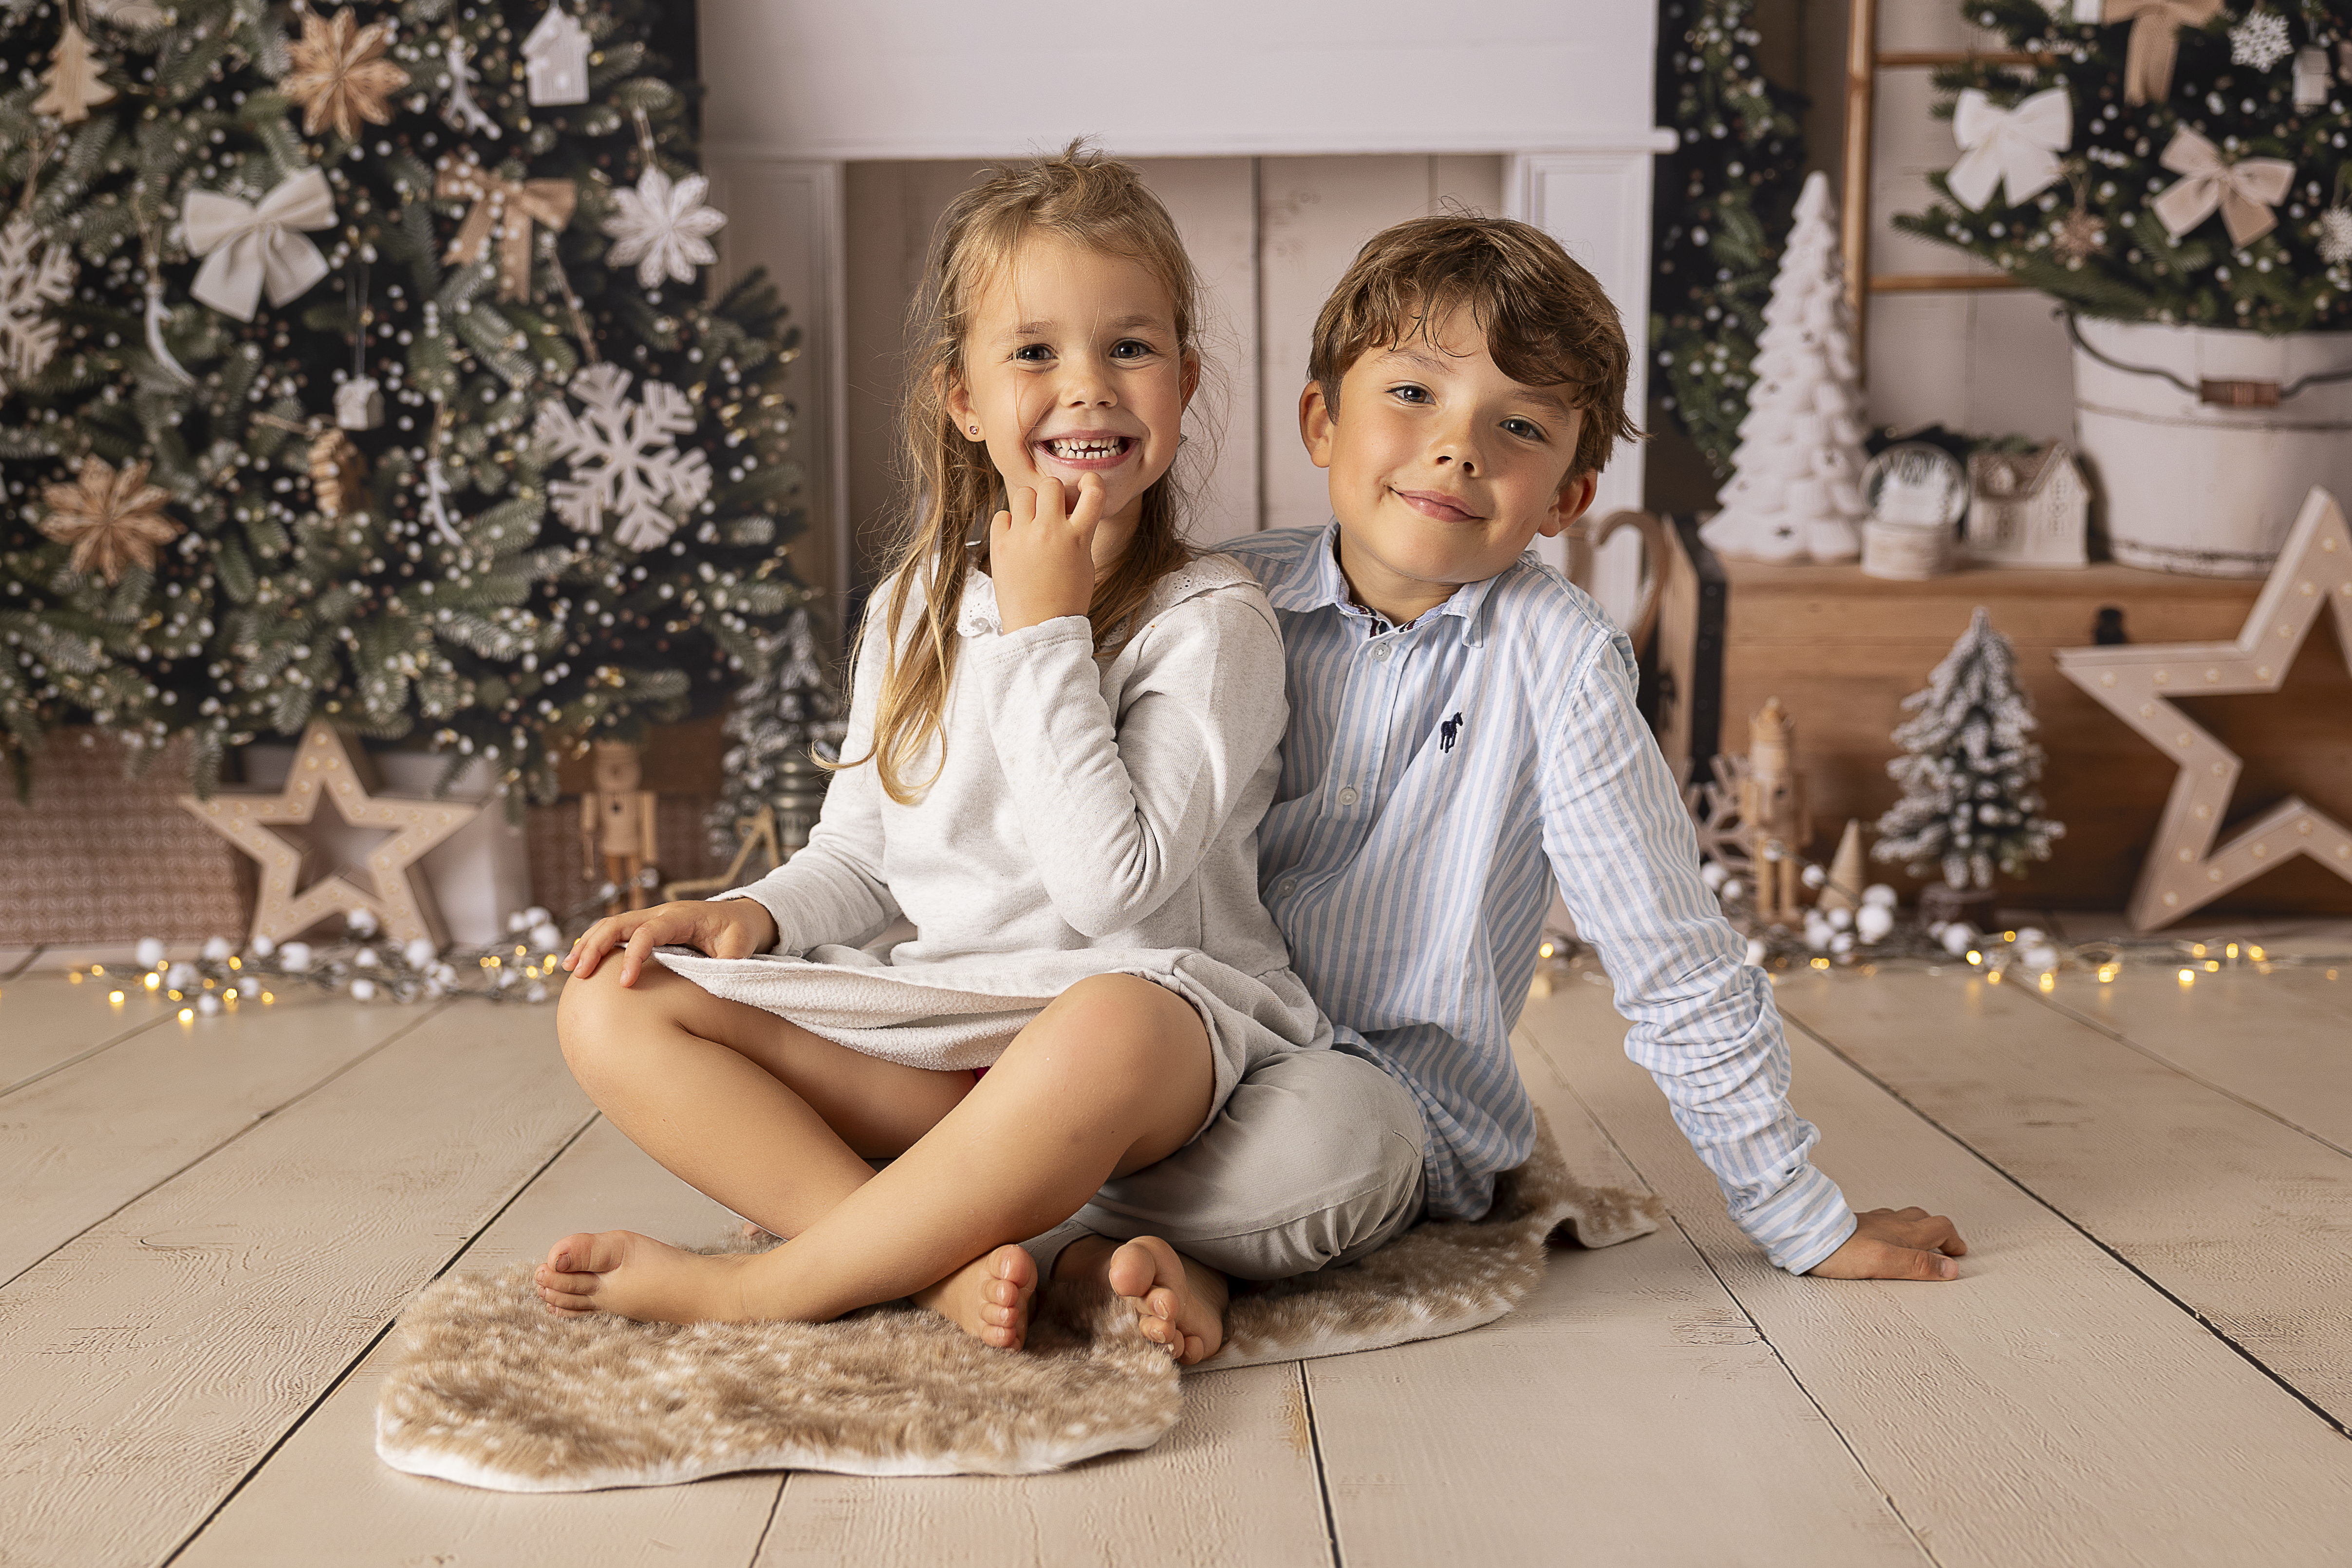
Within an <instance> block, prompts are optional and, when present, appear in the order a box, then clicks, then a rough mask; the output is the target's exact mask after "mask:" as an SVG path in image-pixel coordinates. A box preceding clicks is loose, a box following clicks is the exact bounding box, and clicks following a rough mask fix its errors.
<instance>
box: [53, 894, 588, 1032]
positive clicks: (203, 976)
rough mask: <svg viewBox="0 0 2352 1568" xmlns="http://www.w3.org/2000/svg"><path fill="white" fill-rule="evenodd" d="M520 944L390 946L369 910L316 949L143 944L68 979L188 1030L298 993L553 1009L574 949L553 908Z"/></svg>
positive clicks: (215, 942) (540, 913)
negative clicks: (187, 952)
mask: <svg viewBox="0 0 2352 1568" xmlns="http://www.w3.org/2000/svg"><path fill="white" fill-rule="evenodd" d="M507 923H508V926H509V937H510V939H511V940H509V941H506V942H493V943H488V944H484V945H478V946H475V947H469V948H458V949H452V950H450V951H449V952H446V953H445V952H437V951H436V949H435V948H434V945H433V943H432V942H431V941H429V940H428V939H426V938H423V937H419V938H417V939H415V941H412V942H406V943H396V942H388V941H383V940H380V938H381V935H382V932H381V930H380V928H379V926H378V924H377V922H376V920H375V918H374V917H373V915H371V914H370V913H369V912H368V911H367V910H353V911H352V914H351V915H350V916H349V917H347V919H346V922H345V925H344V929H343V932H342V934H341V938H340V939H339V940H337V941H333V942H320V943H317V944H313V943H310V942H271V941H270V940H269V939H268V937H265V936H257V937H255V938H254V939H253V940H252V942H249V943H248V944H247V947H246V948H245V950H244V951H243V952H238V951H237V950H236V947H235V945H234V944H232V943H231V942H229V940H228V939H227V938H226V937H222V936H215V937H212V938H210V939H208V940H207V941H206V942H205V944H204V945H203V947H202V948H201V949H200V950H199V951H198V952H197V955H196V956H195V957H194V958H182V959H173V958H172V957H170V956H168V955H167V953H166V952H165V949H164V944H163V941H162V940H161V939H160V938H156V937H147V938H144V939H142V941H141V942H139V944H138V946H137V948H136V949H135V950H134V953H133V957H132V962H131V963H129V964H116V965H108V964H104V963H90V964H82V965H77V966H75V967H74V968H72V969H68V971H66V980H67V982H68V984H74V985H89V986H92V987H94V988H96V989H98V990H101V991H103V992H104V993H105V995H106V1002H107V1005H109V1006H110V1007H113V1008H115V1009H117V1010H118V1011H120V1010H121V1009H124V1008H127V1007H130V1006H131V1005H133V1004H134V1003H136V1002H138V1001H140V1000H141V999H142V998H144V999H146V1000H147V1001H149V1002H150V1003H152V1004H161V1005H165V1006H170V1007H174V1008H176V1009H177V1011H178V1015H179V1020H180V1022H181V1023H182V1024H183V1025H193V1024H194V1023H195V1022H196V1021H197V1020H198V1019H199V1018H214V1017H219V1016H223V1015H226V1014H232V1013H236V1012H238V1011H239V1010H240V1009H243V1008H248V1007H271V1006H275V1005H277V1004H278V1002H279V1001H280V1000H281V999H282V998H281V995H280V993H285V994H288V995H291V994H298V993H303V992H308V993H312V994H321V993H322V994H330V995H340V996H344V997H348V998H349V999H351V1000H352V1001H354V1002H379V1001H382V1002H395V1003H410V1002H436V1001H439V1000H441V999H443V998H445V997H451V996H478V997H481V998H484V999H485V1000H488V1001H492V1002H520V1003H525V1004H529V1003H534V1002H544V1001H546V1000H547V999H548V998H549V996H550V995H551V994H553V982H554V981H555V979H556V977H557V976H558V974H560V973H561V970H560V969H559V967H558V965H559V964H560V963H561V962H562V956H563V954H562V948H563V946H564V942H563V938H562V932H561V931H558V930H557V929H556V926H555V923H554V921H552V919H551V918H550V917H549V915H548V912H547V911H546V910H543V909H538V908H532V909H529V910H523V911H521V912H520V913H519V914H515V915H511V916H509V917H508V922H507Z"/></svg>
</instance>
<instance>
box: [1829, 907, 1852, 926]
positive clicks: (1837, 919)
mask: <svg viewBox="0 0 2352 1568" xmlns="http://www.w3.org/2000/svg"><path fill="white" fill-rule="evenodd" d="M1829 921H1830V930H1832V931H1847V930H1850V929H1852V927H1853V910H1831V911H1830V914H1829Z"/></svg>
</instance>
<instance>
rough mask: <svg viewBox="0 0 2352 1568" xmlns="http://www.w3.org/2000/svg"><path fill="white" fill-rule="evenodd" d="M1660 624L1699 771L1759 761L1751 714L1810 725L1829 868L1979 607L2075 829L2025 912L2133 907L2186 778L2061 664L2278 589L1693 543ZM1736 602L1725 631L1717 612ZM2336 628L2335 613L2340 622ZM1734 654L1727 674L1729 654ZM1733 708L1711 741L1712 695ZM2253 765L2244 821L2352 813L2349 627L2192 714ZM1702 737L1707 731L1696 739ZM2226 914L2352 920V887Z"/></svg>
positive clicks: (2060, 811) (2280, 892)
mask: <svg viewBox="0 0 2352 1568" xmlns="http://www.w3.org/2000/svg"><path fill="white" fill-rule="evenodd" d="M1676 543H1677V545H1678V546H1679V548H1678V549H1677V550H1676V552H1675V558H1674V559H1673V561H1672V562H1671V563H1669V575H1668V584H1667V588H1666V593H1665V598H1664V607H1663V608H1662V611H1661V616H1660V638H1659V662H1660V667H1661V668H1662V670H1663V671H1664V679H1663V680H1662V692H1663V700H1662V701H1661V703H1660V711H1659V726H1658V729H1659V740H1660V744H1661V746H1662V747H1664V749H1665V751H1666V753H1667V761H1668V762H1669V763H1671V764H1673V765H1674V766H1675V767H1676V768H1678V769H1686V768H1687V766H1688V763H1689V759H1690V758H1691V756H1692V755H1693V754H1694V753H1698V754H1702V755H1704V754H1707V753H1708V752H1710V751H1711V750H1731V751H1745V750H1746V749H1747V746H1748V716H1749V715H1750V714H1752V713H1754V712H1755V711H1756V710H1759V709H1760V708H1761V707H1763V705H1764V703H1765V700H1767V699H1768V698H1772V697H1778V698H1780V700H1781V702H1782V704H1783V705H1784V706H1786V707H1787V709H1788V710H1789V712H1790V715H1791V717H1793V718H1794V719H1795V721H1796V724H1797V758H1798V765H1799V766H1800V767H1801V769H1802V770H1803V771H1804V773H1805V776H1806V786H1807V790H1808V792H1809V796H1810V799H1809V805H1810V806H1811V812H1812V816H1813V826H1814V833H1815V838H1814V842H1813V845H1812V848H1811V853H1812V854H1813V855H1814V856H1815V857H1817V858H1822V859H1826V858H1828V856H1829V853H1830V851H1831V849H1832V847H1834V845H1835V841H1836V836H1837V834H1838V832H1839V831H1840V829H1841V828H1843V826H1844V823H1845V821H1846V819H1847V818H1848V817H1858V818H1860V819H1861V820H1862V823H1863V826H1864V837H1865V838H1867V837H1870V836H1871V835H1870V829H1871V827H1872V825H1873V824H1874V822H1875V821H1876V819H1877V817H1878V816H1879V814H1880V813H1881V812H1883V811H1885V809H1886V808H1887V807H1888V806H1889V805H1893V804H1894V802H1895V797H1896V796H1897V795H1898V794H1899V793H1900V792H1899V791H1898V790H1897V789H1896V788H1895V783H1894V781H1893V780H1891V779H1890V778H1888V777H1887V775H1886V763H1887V762H1888V760H1889V759H1890V758H1892V757H1894V756H1895V754H1896V750H1897V748H1896V747H1895V742H1894V741H1893V739H1892V733H1893V731H1894V729H1895V726H1896V725H1897V724H1899V723H1901V722H1902V721H1903V720H1904V719H1905V718H1906V713H1905V712H1904V710H1903V706H1902V703H1903V699H1904V698H1905V697H1906V696H1908V695H1909V694H1910V693H1912V692H1914V691H1916V690H1919V689H1921V688H1923V687H1925V686H1926V685H1927V674H1928V672H1929V671H1930V670H1931V669H1933V668H1935V666H1936V664H1937V661H1938V660H1940V659H1941V658H1943V657H1944V656H1945V655H1946V654H1947V653H1948V652H1949V651H1950V650H1951V646H1952V642H1953V639H1955V638H1956V637H1958V636H1959V635H1960V633H1961V632H1962V631H1964V630H1966V629H1967V627H1968V624H1969V616H1970V615H1971V614H1972V613H1973V612H1974V610H1975V608H1976V606H1978V605H1984V606H1985V607H1986V608H1987V609H1989V610H1990V612H1991V613H1992V623H1993V625H1994V626H1995V627H1996V628H1998V629H1999V630H2000V632H2002V633H2003V634H2004V635H2005V636H2007V637H2008V638H2009V639H2010V641H2011V643H2012V644H2014V645H2015V647H2016V648H2017V662H2018V674H2019V679H2020V682H2021V685H2022V686H2023V687H2024V689H2025V690H2026V693H2027V695H2028V696H2029V697H2030V698H2031V699H2032V703H2033V710H2034V713H2035V715H2036V716H2037V717H2038V718H2039V719H2040V720H2041V730H2040V739H2041V741H2042V746H2043V747H2044V749H2045V750H2046V751H2047V752H2048V753H2049V760H2048V763H2047V764H2046V766H2045V769H2044V772H2043V775H2042V790H2043V794H2044V795H2045V796H2046V797H2047V799H2048V802H2049V805H2048V810H2049V813H2050V815H2051V816H2053V817H2055V818H2056V819H2057V820H2059V821H2060V822H2063V823H2064V824H2065V825H2066V836H2065V837H2063V839H2061V840H2060V841H2059V842H2058V843H2057V844H2056V845H2055V846H2054V847H2053V853H2052V856H2051V858H2050V860H2049V861H2048V862H2047V863H2045V864H2042V865H2039V866H2036V867H2034V868H2032V872H2031V874H2030V875H2029V876H2028V877H2027V878H2026V879H2025V880H2024V881H2023V882H2016V881H2012V880H2011V879H2006V878H2004V879H2002V885H2003V886H2004V887H2009V888H2014V889H2017V890H2018V901H2019V902H2021V903H2042V904H2046V905H2049V906H2052V907H2056V908H2070V909H2120V908H2122V907H2123V904H2124V902H2125V900H2126V896H2127V895H2128V894H2129V892H2130V890H2131V886H2132V883H2133V880H2134V879H2136V878H2137V876H2138V873H2139V865H2140V860H2141V858H2142V856H2143V855H2144V854H2145V853H2146V851H2147V846H2148V843H2149V842H2150V840H2151V839H2153V838H2154V837H2155V834H2156V827H2157V822H2158V818H2159V817H2160V816H2162V814H2163V809H2164V803H2165V798H2166V795H2168V792H2169V791H2170V789H2171V787H2172V781H2173V777H2174V773H2175V769H2174V768H2173V766H2172V765H2171V764H2170V763H2168V761H2167V760H2166V759H2165V758H2164V757H2163V756H2161V755H2159V754H2158V752H2157V751H2156V750H2155V748H2153V747H2151V746H2149V745H2148V744H2147V742H2145V741H2143V740H2141V739H2140V738H2139V737H2138V736H2137V735H2136V734H2134V733H2133V732H2132V731H2130V730H2128V729H2126V727H2125V726H2124V724H2123V722H2122V721H2120V720H2117V719H2116V718H2115V717H2114V716H2113V715H2111V714H2109V713H2108V712H2107V711H2106V710H2105V709H2103V708H2101V707H2100V706H2099V705H2098V704H2097V703H2095V702H2094V701H2092V700H2091V699H2090V698H2089V697H2087V696H2086V695H2084V693H2083V692H2082V691H2081V690H2080V689H2077V688H2076V687H2075V686H2074V683H2073V682H2071V681H2069V680H2068V679H2066V678H2065V677H2064V676H2063V675H2061V674H2060V673H2059V671H2058V668H2057V665H2056V662H2055V660H2054V659H2053V657H2052V655H2053V652H2054V650H2056V649H2058V648H2062V647H2084V646H2086V645H2088V644H2089V643H2090V642H2091V640H2092V635H2091V634H2092V627H2093V626H2094V624H2095V621H2096V619H2097V616H2098V612H2099V611H2100V610H2101V609H2102V608H2103V607H2106V606H2114V607H2116V608H2118V609H2120V610H2122V611H2123V613H2124V629H2125V632H2126V636H2127V637H2129V638H2130V640H2131V641H2133V642H2135V643H2171V642H2228V641H2231V640H2233V639H2235V638H2236V637H2237V635H2238V632H2239V629H2240V628H2241V626H2243V624H2244V622H2245V618H2246V613H2247V611H2248V610H2249V609H2250V608H2251V607H2252V605H2253V602H2254V598H2255V596H2256V595H2258V594H2260V593H2261V591H2262V586H2263V585H2262V584H2261V583H2260V582H2256V581H2246V580H2237V579H2223V578H2210V577H2185V576H2179V575H2175V574H2170V573H2163V572H2143V571H2139V570H2137V569H2135V568H2132V567H2128V566H2117V565H2114V564H2112V563H2098V564H2095V565H2092V566H2090V567H2087V568H2084V569H2083V570H2080V571H2047V570H2045V571H2025V570H2014V569H2000V570H1996V569H1978V570H1970V571H1964V572H1958V573H1955V574H1952V575H1950V576H1946V577H1937V578H1934V579H1931V580H1930V581H1927V582H1925V583H1892V582H1885V581H1882V580H1880V579H1877V578H1873V577H1865V576H1864V575H1863V574H1862V572H1861V570H1860V568H1858V567H1853V566H1813V565H1804V566H1765V565H1760V564H1758V563H1752V562H1745V561H1727V562H1717V560H1716V559H1715V558H1714V557H1713V556H1711V555H1709V554H1708V553H1707V552H1706V551H1705V549H1704V547H1703V546H1696V540H1695V539H1692V540H1689V541H1687V542H1685V540H1682V539H1678V540H1677V541H1676ZM1710 595H1715V596H1717V597H1718V598H1719V601H1720V604H1721V614H1720V621H1719V625H1718V624H1715V623H1714V621H1713V618H1712V617H1711V616H1708V615H1706V613H1705V612H1706V605H1707V602H1708V599H1709V596H1710ZM2322 626H2326V622H2325V621H2323V623H2322ZM1710 642H1711V643H1712V644H1713V645H1714V647H1715V648H1719V650H1720V651H1719V662H1717V663H1716V664H1715V665H1714V667H1712V668H1710V654H1711V652H1712V649H1711V648H1710V647H1709V644H1710ZM1710 695H1712V697H1713V702H1714V704H1715V705H1716V706H1717V710H1718V711H1719V713H1720V731H1719V739H1718V740H1717V741H1716V742H1714V745H1713V746H1712V747H1711V748H1710V746H1709V744H1708V737H1707V735H1706V729H1707V725H1706V718H1707V712H1706V710H1707V708H1708V706H1709V702H1708V699H1709V697H1710ZM2184 706H2186V707H2188V708H2189V710H2191V711H2192V712H2193V713H2194V715H2195V716H2196V717H2197V719H2198V721H2199V722H2200V723H2202V724H2204V725H2205V726H2206V727H2208V728H2209V729H2210V730H2212V731H2214V733H2215V734H2216V735H2218V736H2219V737H2221V740H2222V741H2223V742H2224V743H2226V744H2228V745H2230V746H2231V747H2232V748H2233V749H2235V750H2236V751H2237V752H2239V753H2240V754H2241V756H2242V757H2243V758H2244V760H2245V763H2246V771H2245V776H2244V779H2243V781H2242V783H2241V784H2240V786H2239V791H2238V797H2237V799H2236V800H2235V801H2233V802H2232V803H2231V819H2232V821H2234V820H2236V819H2238V818H2241V817H2244V816H2252V815H2254V814H2255V813H2257V812H2259V811H2261V810H2263V809H2265V808H2266V807H2268V806H2269V805H2273V804H2274V803H2275V802H2277V801H2278V800H2280V799H2282V798H2284V796H2286V795H2289V794H2299V795H2303V797H2304V798H2305V799H2306V800H2308V801H2310V802H2311V803H2312V804H2313V805H2316V806H2318V807H2319V808H2320V809H2322V810H2324V811H2327V812H2330V813H2332V814H2337V815H2340V816H2352V674H2347V669H2346V665H2345V658H2344V655H2343V653H2342V652H2341V651H2340V650H2339V649H2338V648H2337V647H2336V642H2335V637H2334V634H2333V632H2332V630H2315V632H2314V633H2313V634H2312V636H2311V637H2310V639H2309V641H2307V642H2306V643H2305V646H2304V650H2303V653H2302V656H2301V657H2300V658H2298V659H2297V660H2296V662H2295V665H2294V669H2293V670H2292V671H2291V672H2290V674H2289V676H2288V679H2287V683H2286V686H2285V688H2284V690H2282V691H2281V692H2279V693H2278V694H2276V695H2273V696H2267V697H2239V698H2208V699H2200V700H2193V701H2191V702H2189V703H2186V704H2184ZM1695 731H1696V732H1695ZM1897 869H1898V868H1893V867H1886V866H1882V865H1880V864H1878V863H1877V862H1873V863H1872V874H1873V875H1874V876H1875V877H1883V878H1885V879H1886V880H1887V881H1890V882H1892V883H1893V884H1894V885H1895V887H1896V888H1898V889H1901V890H1902V891H1903V892H1904V894H1905V896H1906V899H1907V898H1908V897H1909V896H1910V895H1911V893H1912V892H1913V891H1914V890H1915V889H1916V886H1917V884H1916V882H1914V881H1913V880H1912V879H1909V878H1907V877H1904V876H1900V875H1897V874H1895V873H1896V871H1897ZM2211 907H2212V908H2213V909H2215V910H2222V911H2228V910H2263V911H2282V912H2294V913H2326V914H2342V913H2347V912H2352V885H2347V883H2345V882H2344V881H2342V880H2341V879H2337V878H2336V877H2334V876H2331V875H2330V874H2328V873H2327V872H2326V871H2325V870H2323V869H2321V868H2318V867H2316V866H2314V865H2312V864H2310V863H2309V862H2308V861H2306V860H2305V859H2303V858H2300V857H2298V858H2295V859H2294V860H2292V861H2289V862H2287V863H2286V864H2284V865H2283V866H2281V867H2280V868H2278V869H2277V870H2275V871H2273V872H2271V873H2269V874H2268V875H2266V876H2263V877H2262V878H2260V879H2256V880H2254V881H2252V882H2250V883H2248V884H2247V885H2246V886H2245V887H2243V888H2242V889H2238V890H2237V891H2236V892H2235V893H2233V894H2231V896H2230V897H2228V898H2226V899H2223V900H2218V901H2217V902H2216V903H2215V904H2214V905H2213V906H2211Z"/></svg>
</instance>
